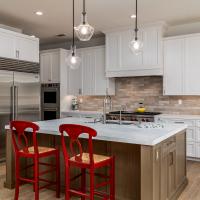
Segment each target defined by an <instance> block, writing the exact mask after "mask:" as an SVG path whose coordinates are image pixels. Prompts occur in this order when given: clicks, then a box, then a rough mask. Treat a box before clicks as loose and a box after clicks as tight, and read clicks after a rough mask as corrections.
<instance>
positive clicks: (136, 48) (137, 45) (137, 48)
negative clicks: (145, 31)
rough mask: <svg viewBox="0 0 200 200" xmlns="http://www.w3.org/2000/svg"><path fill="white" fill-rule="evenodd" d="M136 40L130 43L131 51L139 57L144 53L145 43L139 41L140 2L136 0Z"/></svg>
mask: <svg viewBox="0 0 200 200" xmlns="http://www.w3.org/2000/svg"><path fill="white" fill-rule="evenodd" d="M135 10H136V12H135V14H136V18H135V38H134V39H133V40H132V41H131V42H130V44H129V47H130V49H131V51H132V52H133V53H134V54H135V55H138V54H140V53H142V48H143V43H142V41H141V40H139V39H138V31H139V29H138V0H136V7H135Z"/></svg>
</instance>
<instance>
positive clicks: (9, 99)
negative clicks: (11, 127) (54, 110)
mask: <svg viewBox="0 0 200 200" xmlns="http://www.w3.org/2000/svg"><path fill="white" fill-rule="evenodd" d="M11 120H26V121H38V120H40V82H39V74H32V73H24V72H14V71H4V70H0V161H1V160H2V159H4V158H5V129H4V127H5V125H6V124H9V122H10V121H11Z"/></svg>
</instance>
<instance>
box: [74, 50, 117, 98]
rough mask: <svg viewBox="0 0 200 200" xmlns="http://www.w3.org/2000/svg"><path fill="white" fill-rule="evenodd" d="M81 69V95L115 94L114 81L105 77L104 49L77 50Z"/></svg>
mask: <svg viewBox="0 0 200 200" xmlns="http://www.w3.org/2000/svg"><path fill="white" fill-rule="evenodd" d="M78 52H80V55H81V59H82V62H81V68H82V91H81V94H82V95H105V94H106V92H107V93H108V94H110V95H114V94H115V80H114V79H112V78H111V79H109V78H106V75H105V47H104V46H97V47H90V48H83V49H79V50H78Z"/></svg>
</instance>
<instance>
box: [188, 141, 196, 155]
mask: <svg viewBox="0 0 200 200" xmlns="http://www.w3.org/2000/svg"><path fill="white" fill-rule="evenodd" d="M186 149H187V152H186V153H187V157H196V145H195V142H188V141H187V147H186Z"/></svg>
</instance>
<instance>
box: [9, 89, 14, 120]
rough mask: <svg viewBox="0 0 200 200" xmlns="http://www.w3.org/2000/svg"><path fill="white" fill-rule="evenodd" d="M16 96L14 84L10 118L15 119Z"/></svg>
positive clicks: (11, 93)
mask: <svg viewBox="0 0 200 200" xmlns="http://www.w3.org/2000/svg"><path fill="white" fill-rule="evenodd" d="M14 96H15V92H14V86H13V85H12V86H11V87H10V102H11V105H10V115H11V116H10V120H14V119H15V109H14V108H15V100H14Z"/></svg>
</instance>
